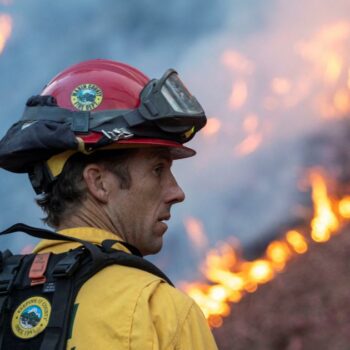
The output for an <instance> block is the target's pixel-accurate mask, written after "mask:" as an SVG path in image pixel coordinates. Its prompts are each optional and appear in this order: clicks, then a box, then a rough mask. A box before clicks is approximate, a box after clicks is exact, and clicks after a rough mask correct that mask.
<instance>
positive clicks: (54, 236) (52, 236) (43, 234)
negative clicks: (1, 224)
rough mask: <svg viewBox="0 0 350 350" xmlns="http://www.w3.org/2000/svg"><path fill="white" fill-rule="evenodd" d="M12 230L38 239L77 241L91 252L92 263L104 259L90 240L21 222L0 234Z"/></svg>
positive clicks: (11, 231) (96, 263)
mask: <svg viewBox="0 0 350 350" xmlns="http://www.w3.org/2000/svg"><path fill="white" fill-rule="evenodd" d="M14 232H24V233H27V234H28V235H30V236H33V237H36V238H40V239H48V240H56V241H70V242H77V243H80V244H82V245H83V246H84V247H85V248H86V249H87V250H88V251H89V252H90V253H91V255H92V256H93V257H94V258H93V263H94V264H95V265H96V266H98V265H99V264H100V263H101V261H103V260H104V256H103V253H102V252H101V250H100V249H98V247H97V246H96V245H95V244H92V243H90V242H87V241H84V240H82V239H79V238H74V237H70V236H65V235H61V234H58V233H56V232H54V231H50V230H45V229H42V228H37V227H32V226H28V225H25V224H22V223H18V224H15V225H12V226H11V227H9V228H7V229H6V230H4V231H2V232H0V236H1V235H6V234H10V233H14Z"/></svg>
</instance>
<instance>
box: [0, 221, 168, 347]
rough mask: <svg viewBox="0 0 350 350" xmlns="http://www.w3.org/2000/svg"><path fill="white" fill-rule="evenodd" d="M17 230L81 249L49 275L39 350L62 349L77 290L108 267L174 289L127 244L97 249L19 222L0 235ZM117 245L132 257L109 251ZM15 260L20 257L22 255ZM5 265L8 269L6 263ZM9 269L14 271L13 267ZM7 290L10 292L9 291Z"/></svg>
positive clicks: (107, 242) (108, 243) (107, 243)
mask: <svg viewBox="0 0 350 350" xmlns="http://www.w3.org/2000/svg"><path fill="white" fill-rule="evenodd" d="M18 231H21V232H25V233H27V234H29V235H31V236H33V237H37V238H41V239H48V240H60V241H62V240H63V241H70V242H78V243H80V244H82V246H83V247H79V248H76V249H74V250H72V251H69V252H67V253H66V254H65V255H64V257H63V258H62V259H61V260H59V261H58V263H57V264H56V265H55V267H54V268H53V269H52V271H51V272H50V273H51V274H52V275H51V276H52V277H53V280H54V281H55V292H54V294H53V299H52V311H51V316H50V321H49V324H48V326H47V327H46V329H45V335H44V338H43V341H42V343H41V346H40V350H64V349H65V347H66V342H67V338H68V331H69V326H70V324H71V319H72V315H71V311H72V310H73V305H74V301H75V299H76V296H77V294H78V292H79V290H80V288H81V287H82V285H83V284H84V283H85V282H86V281H87V280H88V279H89V278H91V277H92V276H94V275H95V274H96V273H97V272H99V271H101V270H102V269H104V268H105V267H107V266H110V265H113V264H116V265H122V266H128V267H133V268H137V269H141V270H143V271H146V272H149V273H151V274H153V275H156V276H158V277H159V278H161V279H162V280H164V281H166V282H167V283H169V284H170V285H171V286H173V284H172V282H171V281H170V279H169V278H168V277H167V276H166V275H165V274H164V273H163V272H162V271H161V270H160V269H158V268H157V267H156V266H155V265H153V264H152V263H151V262H149V261H147V260H145V259H144V258H142V256H141V253H140V252H139V251H138V250H137V249H136V248H135V247H133V246H132V245H130V244H128V243H125V242H121V241H117V240H105V241H103V242H102V247H100V246H97V245H95V244H92V243H90V242H87V241H84V240H81V239H78V238H73V237H69V236H65V235H61V234H57V233H55V232H52V231H49V230H45V229H39V228H35V227H31V226H27V225H25V224H21V223H20V224H15V225H13V226H11V227H9V228H8V229H6V230H4V231H2V232H0V235H5V234H10V233H13V232H18ZM116 243H119V244H123V245H124V246H125V247H126V248H128V249H129V250H130V251H131V252H132V253H133V254H135V255H133V254H129V253H126V252H124V251H121V250H116V249H114V248H112V247H113V245H114V244H116ZM17 257H19V258H22V257H23V256H16V258H17ZM0 261H1V259H0ZM4 266H7V262H6V265H4ZM18 266H19V265H18ZM9 269H11V268H9ZM12 270H13V271H14V270H16V268H13V269H12ZM6 276H7V275H6ZM5 280H6V279H5ZM9 283H10V282H9ZM6 286H7V285H6ZM6 289H7V290H9V289H8V288H6ZM0 298H1V294H0ZM0 303H1V299H0ZM0 311H1V310H0ZM0 349H1V339H0Z"/></svg>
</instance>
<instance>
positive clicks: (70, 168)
mask: <svg viewBox="0 0 350 350" xmlns="http://www.w3.org/2000/svg"><path fill="white" fill-rule="evenodd" d="M136 152H137V150H136V149H122V150H113V151H112V150H108V151H98V152H95V153H93V154H91V155H86V154H83V153H76V154H74V155H73V156H72V157H70V158H69V159H68V161H67V162H66V164H65V165H64V168H63V170H62V173H61V174H60V175H59V176H58V178H57V179H56V180H55V181H54V182H53V183H52V184H51V186H50V188H49V190H48V191H47V192H46V193H43V194H42V195H41V196H40V197H39V198H37V199H36V202H37V204H38V205H39V206H40V207H41V209H42V210H43V212H44V213H45V214H46V217H44V218H43V219H42V220H43V222H44V223H46V224H47V225H49V226H51V227H53V228H57V227H58V226H59V225H60V224H61V223H62V220H64V218H65V217H67V215H68V214H71V213H72V211H74V210H76V209H77V208H78V207H79V206H80V205H81V204H82V202H83V201H84V199H85V198H86V195H87V191H86V189H87V188H86V184H85V181H84V179H83V171H84V169H85V167H86V166H87V165H88V164H92V163H97V164H103V165H104V166H105V167H106V169H107V170H109V171H111V172H112V173H113V174H115V175H116V176H117V178H118V179H119V182H120V188H122V189H127V188H129V187H130V186H131V176H130V173H129V168H128V162H127V159H128V158H130V157H131V156H132V155H133V154H135V153H136Z"/></svg>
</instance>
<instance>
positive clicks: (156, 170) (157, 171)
mask: <svg viewBox="0 0 350 350" xmlns="http://www.w3.org/2000/svg"><path fill="white" fill-rule="evenodd" d="M163 170H164V165H158V166H156V167H155V168H154V173H155V174H156V175H157V176H160V175H161V174H162V172H163Z"/></svg>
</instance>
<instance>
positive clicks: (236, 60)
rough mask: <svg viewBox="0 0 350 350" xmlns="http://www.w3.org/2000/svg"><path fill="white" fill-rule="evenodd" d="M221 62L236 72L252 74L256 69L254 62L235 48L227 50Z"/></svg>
mask: <svg viewBox="0 0 350 350" xmlns="http://www.w3.org/2000/svg"><path fill="white" fill-rule="evenodd" d="M221 62H222V64H223V65H225V66H226V67H227V68H229V69H230V70H232V71H234V72H238V73H243V74H250V73H252V72H253V70H254V65H253V63H252V62H251V61H250V60H249V59H247V58H246V57H244V56H243V55H242V54H241V53H239V52H236V51H234V50H227V51H225V52H224V53H223V54H222V56H221Z"/></svg>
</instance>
